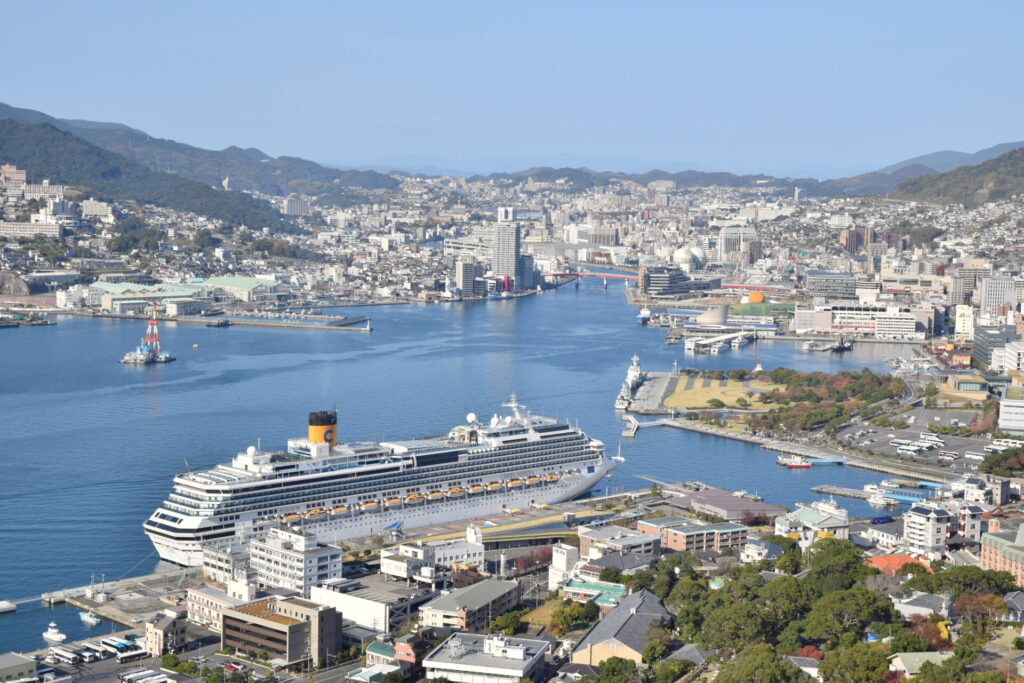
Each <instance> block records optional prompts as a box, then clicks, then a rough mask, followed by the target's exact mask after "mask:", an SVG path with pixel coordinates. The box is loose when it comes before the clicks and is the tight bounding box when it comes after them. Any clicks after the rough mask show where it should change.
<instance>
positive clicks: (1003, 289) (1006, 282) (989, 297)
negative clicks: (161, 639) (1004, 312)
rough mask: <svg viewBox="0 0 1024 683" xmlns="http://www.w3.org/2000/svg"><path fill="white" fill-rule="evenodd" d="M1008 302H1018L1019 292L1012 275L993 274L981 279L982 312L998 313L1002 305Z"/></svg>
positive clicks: (987, 313)
mask: <svg viewBox="0 0 1024 683" xmlns="http://www.w3.org/2000/svg"><path fill="white" fill-rule="evenodd" d="M1007 303H1009V304H1016V303H1017V292H1016V290H1015V289H1014V286H1013V278H1012V277H1005V276H992V277H984V278H982V279H981V312H982V313H984V314H985V315H997V314H998V313H999V308H1000V306H1002V305H1003V304H1007Z"/></svg>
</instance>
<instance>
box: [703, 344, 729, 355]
mask: <svg viewBox="0 0 1024 683" xmlns="http://www.w3.org/2000/svg"><path fill="white" fill-rule="evenodd" d="M727 348H729V347H728V346H726V345H725V344H724V343H723V342H717V343H715V344H712V345H711V348H710V349H708V350H709V351H711V353H713V354H719V353H721V352H722V351H725V350H726V349H727Z"/></svg>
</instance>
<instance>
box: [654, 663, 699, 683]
mask: <svg viewBox="0 0 1024 683" xmlns="http://www.w3.org/2000/svg"><path fill="white" fill-rule="evenodd" d="M692 668H693V663H692V662H686V661H683V660H681V659H666V660H665V661H663V662H660V663H658V664H656V665H655V666H654V683H675V682H676V681H678V680H679V679H680V678H682V677H683V674H685V673H686V672H687V671H689V670H690V669H692Z"/></svg>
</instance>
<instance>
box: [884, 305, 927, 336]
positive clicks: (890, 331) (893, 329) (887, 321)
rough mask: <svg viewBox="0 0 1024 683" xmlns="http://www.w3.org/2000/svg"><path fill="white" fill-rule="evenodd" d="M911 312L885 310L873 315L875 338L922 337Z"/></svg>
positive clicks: (922, 333)
mask: <svg viewBox="0 0 1024 683" xmlns="http://www.w3.org/2000/svg"><path fill="white" fill-rule="evenodd" d="M924 337H925V334H924V332H923V331H922V332H919V331H917V318H915V317H914V315H913V314H911V313H900V312H886V313H882V314H879V315H877V316H875V339H924Z"/></svg>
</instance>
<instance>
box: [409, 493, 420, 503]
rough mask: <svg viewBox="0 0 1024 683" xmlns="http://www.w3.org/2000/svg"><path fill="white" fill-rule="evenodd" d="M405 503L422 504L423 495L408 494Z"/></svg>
mask: <svg viewBox="0 0 1024 683" xmlns="http://www.w3.org/2000/svg"><path fill="white" fill-rule="evenodd" d="M405 502H406V503H422V502H423V494H422V493H410V494H409V495H408V496H406V497H405Z"/></svg>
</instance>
